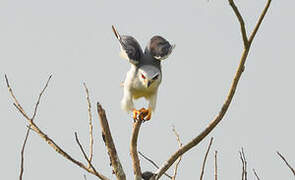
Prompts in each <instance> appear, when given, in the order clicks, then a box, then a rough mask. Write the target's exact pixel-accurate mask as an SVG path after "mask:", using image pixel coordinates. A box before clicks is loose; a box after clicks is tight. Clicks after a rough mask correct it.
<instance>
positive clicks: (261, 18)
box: [249, 0, 271, 46]
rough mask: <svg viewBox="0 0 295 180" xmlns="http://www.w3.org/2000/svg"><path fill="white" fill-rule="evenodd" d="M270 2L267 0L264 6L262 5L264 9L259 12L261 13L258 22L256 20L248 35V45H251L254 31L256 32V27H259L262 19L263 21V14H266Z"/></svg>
mask: <svg viewBox="0 0 295 180" xmlns="http://www.w3.org/2000/svg"><path fill="white" fill-rule="evenodd" d="M270 3H271V0H267V4H266V6H265V7H264V9H263V11H262V13H261V15H260V17H259V19H258V22H257V24H256V26H255V28H254V30H253V32H252V33H251V35H250V38H249V45H250V46H251V44H252V41H253V39H254V37H255V35H256V33H257V31H258V29H259V27H260V25H261V23H262V21H263V18H264V16H265V14H266V12H267V10H268V8H269V6H270Z"/></svg>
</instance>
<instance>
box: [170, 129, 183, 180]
mask: <svg viewBox="0 0 295 180" xmlns="http://www.w3.org/2000/svg"><path fill="white" fill-rule="evenodd" d="M172 131H173V132H174V134H175V136H176V140H177V142H178V145H179V148H181V147H182V143H181V141H180V137H179V134H178V133H177V131H176V129H175V127H174V126H173V127H172ZM181 159H182V156H179V158H178V160H177V162H176V164H175V168H174V173H173V176H172V180H175V179H176V175H177V170H178V166H179V163H180V161H181Z"/></svg>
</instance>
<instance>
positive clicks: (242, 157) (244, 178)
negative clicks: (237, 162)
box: [239, 148, 247, 180]
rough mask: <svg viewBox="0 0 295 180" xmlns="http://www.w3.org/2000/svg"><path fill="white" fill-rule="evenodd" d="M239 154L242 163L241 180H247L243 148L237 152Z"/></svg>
mask: <svg viewBox="0 0 295 180" xmlns="http://www.w3.org/2000/svg"><path fill="white" fill-rule="evenodd" d="M239 154H240V159H241V161H242V180H247V160H246V157H245V153H244V149H243V148H242V151H239Z"/></svg>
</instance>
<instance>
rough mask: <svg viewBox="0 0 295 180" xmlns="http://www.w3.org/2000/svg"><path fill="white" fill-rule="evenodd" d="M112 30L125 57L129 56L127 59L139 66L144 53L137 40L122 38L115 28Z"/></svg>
mask: <svg viewBox="0 0 295 180" xmlns="http://www.w3.org/2000/svg"><path fill="white" fill-rule="evenodd" d="M112 29H113V31H114V34H115V36H116V37H117V39H118V40H119V42H120V45H121V50H122V51H123V53H125V54H124V56H127V57H126V58H127V59H128V60H129V62H130V63H132V64H135V65H136V64H138V63H139V61H140V59H141V57H142V55H143V52H142V49H141V47H140V45H139V43H138V42H137V40H136V39H135V38H134V37H132V36H126V35H123V36H121V35H120V34H119V33H118V31H117V30H116V29H115V27H114V26H112Z"/></svg>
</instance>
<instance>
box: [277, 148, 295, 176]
mask: <svg viewBox="0 0 295 180" xmlns="http://www.w3.org/2000/svg"><path fill="white" fill-rule="evenodd" d="M277 154H278V155H279V156H280V157H281V158H282V160H283V161H284V162H285V163H286V165H287V166H288V168H289V169H290V170H291V171H292V173H293V175H294V176H295V169H294V168H292V166H291V165H290V164H289V163H288V162H287V160H286V159H285V157H284V156H283V155H282V154H281V153H280V152H279V151H277Z"/></svg>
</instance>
